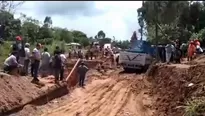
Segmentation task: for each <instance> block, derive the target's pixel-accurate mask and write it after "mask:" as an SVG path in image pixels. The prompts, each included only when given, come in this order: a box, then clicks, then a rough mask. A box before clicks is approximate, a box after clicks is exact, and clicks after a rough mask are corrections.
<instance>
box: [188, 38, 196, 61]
mask: <svg viewBox="0 0 205 116" xmlns="http://www.w3.org/2000/svg"><path fill="white" fill-rule="evenodd" d="M195 52H196V46H195V44H194V41H190V43H189V47H188V61H191V60H192V59H193V56H194V54H195Z"/></svg>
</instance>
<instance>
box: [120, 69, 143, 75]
mask: <svg viewBox="0 0 205 116" xmlns="http://www.w3.org/2000/svg"><path fill="white" fill-rule="evenodd" d="M131 73H136V74H142V73H145V72H144V71H142V70H137V69H134V70H127V71H125V70H123V71H121V72H119V74H131Z"/></svg>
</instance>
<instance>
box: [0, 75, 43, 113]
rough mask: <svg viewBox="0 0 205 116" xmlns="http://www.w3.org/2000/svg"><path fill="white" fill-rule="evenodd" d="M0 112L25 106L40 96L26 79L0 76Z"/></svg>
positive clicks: (36, 89)
mask: <svg viewBox="0 0 205 116" xmlns="http://www.w3.org/2000/svg"><path fill="white" fill-rule="evenodd" d="M0 75H1V78H0V88H1V89H0V93H1V94H0V111H1V113H3V112H5V111H8V110H11V109H12V108H14V107H17V106H19V105H22V104H25V103H27V102H29V101H31V100H32V99H34V98H35V97H37V96H39V94H42V91H40V89H39V88H37V87H36V86H35V85H33V84H31V83H30V82H29V80H28V79H27V78H26V77H11V76H9V75H5V74H0ZM1 113H0V114H1Z"/></svg>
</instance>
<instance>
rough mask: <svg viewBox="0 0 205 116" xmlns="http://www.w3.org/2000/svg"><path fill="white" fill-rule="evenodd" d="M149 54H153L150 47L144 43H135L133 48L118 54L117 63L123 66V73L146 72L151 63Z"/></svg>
mask: <svg viewBox="0 0 205 116" xmlns="http://www.w3.org/2000/svg"><path fill="white" fill-rule="evenodd" d="M149 47H150V48H149ZM151 52H153V49H151V45H150V46H149V45H148V44H144V41H141V42H140V41H138V42H135V47H132V49H130V50H127V51H121V52H120V55H119V63H120V64H121V65H122V66H123V68H124V70H125V71H128V70H130V69H142V70H143V71H146V70H147V69H148V67H149V65H150V64H151V63H152V54H151Z"/></svg>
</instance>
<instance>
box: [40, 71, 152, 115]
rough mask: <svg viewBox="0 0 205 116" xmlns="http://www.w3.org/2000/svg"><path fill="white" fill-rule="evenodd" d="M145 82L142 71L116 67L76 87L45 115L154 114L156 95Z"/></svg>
mask: <svg viewBox="0 0 205 116" xmlns="http://www.w3.org/2000/svg"><path fill="white" fill-rule="evenodd" d="M144 83H145V82H144V79H143V76H142V75H138V76H136V74H119V72H118V71H115V72H114V73H112V75H110V76H107V77H106V76H104V78H103V79H94V80H93V81H92V82H91V83H90V84H88V85H87V86H85V88H76V89H75V90H74V91H73V92H72V93H71V94H70V96H69V97H68V99H66V100H64V101H63V102H64V103H62V104H61V105H60V107H56V108H52V109H50V110H48V111H47V112H45V113H44V114H42V116H56V115H61V116H67V115H69V116H151V115H152V113H153V110H152V108H151V106H152V102H153V99H152V98H151V97H150V96H149V94H148V91H147V90H148V86H145V85H144Z"/></svg>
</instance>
